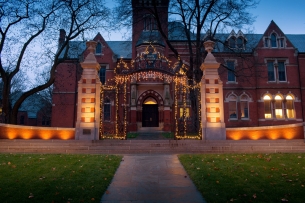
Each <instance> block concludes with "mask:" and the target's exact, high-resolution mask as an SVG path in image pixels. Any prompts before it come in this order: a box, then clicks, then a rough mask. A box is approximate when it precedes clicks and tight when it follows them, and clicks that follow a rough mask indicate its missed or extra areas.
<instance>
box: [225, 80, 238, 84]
mask: <svg viewBox="0 0 305 203" xmlns="http://www.w3.org/2000/svg"><path fill="white" fill-rule="evenodd" d="M226 84H236V85H237V84H238V82H236V81H235V82H234V81H228V82H226Z"/></svg>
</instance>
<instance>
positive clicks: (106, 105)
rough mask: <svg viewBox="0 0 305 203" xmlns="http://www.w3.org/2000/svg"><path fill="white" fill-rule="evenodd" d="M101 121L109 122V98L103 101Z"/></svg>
mask: <svg viewBox="0 0 305 203" xmlns="http://www.w3.org/2000/svg"><path fill="white" fill-rule="evenodd" d="M106 110H107V111H106ZM108 110H109V111H108ZM103 121H104V122H110V121H111V100H110V99H109V98H105V99H104V104H103Z"/></svg>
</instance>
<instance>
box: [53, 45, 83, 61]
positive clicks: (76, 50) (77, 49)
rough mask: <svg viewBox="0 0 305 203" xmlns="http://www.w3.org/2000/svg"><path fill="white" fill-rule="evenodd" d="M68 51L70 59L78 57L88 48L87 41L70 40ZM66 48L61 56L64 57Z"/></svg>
mask: <svg viewBox="0 0 305 203" xmlns="http://www.w3.org/2000/svg"><path fill="white" fill-rule="evenodd" d="M69 45H70V48H69V51H68V59H78V58H79V57H80V56H81V55H82V53H83V52H84V51H85V49H86V42H85V41H70V42H69ZM65 50H66V48H65V49H64V50H63V51H62V52H61V53H60V55H59V58H63V57H64V53H65Z"/></svg>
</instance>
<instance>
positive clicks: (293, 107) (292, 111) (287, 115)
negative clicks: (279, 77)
mask: <svg viewBox="0 0 305 203" xmlns="http://www.w3.org/2000/svg"><path fill="white" fill-rule="evenodd" d="M288 97H291V99H290V98H288ZM285 99H286V106H285V107H286V118H287V119H295V118H296V113H295V105H294V102H295V98H294V97H293V96H292V95H290V94H288V95H287V96H286V97H285ZM288 101H289V102H291V105H290V106H291V108H289V105H288ZM289 109H290V111H291V112H290V113H289ZM291 113H292V114H293V116H292V117H290V116H289V115H290V114H291Z"/></svg>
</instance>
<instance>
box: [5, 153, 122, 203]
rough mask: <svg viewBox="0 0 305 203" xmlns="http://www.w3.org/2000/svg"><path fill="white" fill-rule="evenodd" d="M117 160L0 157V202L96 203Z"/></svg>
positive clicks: (33, 156)
mask: <svg viewBox="0 0 305 203" xmlns="http://www.w3.org/2000/svg"><path fill="white" fill-rule="evenodd" d="M121 159H122V157H121V156H113V155H61V154H59V155H51V154H45V155H38V154H0V202H10V203H13V202H40V203H42V202H49V203H52V202H54V203H55V202H65V203H67V202H70V203H72V202H100V200H101V197H102V195H103V193H104V192H105V191H106V189H107V187H108V185H109V184H110V181H111V179H112V177H113V175H114V173H115V171H116V169H117V167H118V166H119V164H120V161H121Z"/></svg>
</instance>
